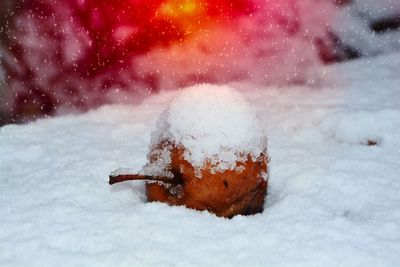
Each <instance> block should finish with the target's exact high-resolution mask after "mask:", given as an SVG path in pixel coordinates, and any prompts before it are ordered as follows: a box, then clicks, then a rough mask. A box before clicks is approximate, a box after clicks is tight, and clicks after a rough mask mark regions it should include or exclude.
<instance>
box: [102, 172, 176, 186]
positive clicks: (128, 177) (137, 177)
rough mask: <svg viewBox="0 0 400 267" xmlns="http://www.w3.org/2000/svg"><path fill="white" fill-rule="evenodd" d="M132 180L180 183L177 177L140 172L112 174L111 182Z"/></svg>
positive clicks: (111, 183)
mask: <svg viewBox="0 0 400 267" xmlns="http://www.w3.org/2000/svg"><path fill="white" fill-rule="evenodd" d="M132 180H145V181H155V182H163V183H167V184H178V183H179V181H178V180H177V179H175V178H170V177H166V176H150V175H140V174H122V175H110V181H109V184H110V185H113V184H116V183H120V182H124V181H132Z"/></svg>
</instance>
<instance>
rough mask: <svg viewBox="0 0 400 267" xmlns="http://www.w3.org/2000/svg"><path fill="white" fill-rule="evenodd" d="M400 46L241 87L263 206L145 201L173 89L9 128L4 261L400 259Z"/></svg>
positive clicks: (336, 262) (2, 208) (2, 201)
mask: <svg viewBox="0 0 400 267" xmlns="http://www.w3.org/2000/svg"><path fill="white" fill-rule="evenodd" d="M399 69H400V54H391V55H387V56H384V57H378V58H368V59H363V60H359V61H353V62H351V63H346V64H342V65H337V66H331V67H328V68H326V69H324V70H323V71H322V72H321V75H320V76H321V79H322V82H321V85H319V86H316V88H306V87H292V88H261V87H256V86H254V85H246V84H236V86H237V87H238V88H239V90H240V91H242V92H244V93H245V95H246V97H247V98H248V99H249V100H250V101H251V102H252V103H253V105H254V106H255V107H256V108H257V110H258V113H259V115H260V118H261V119H262V122H263V123H264V125H260V127H266V129H267V132H268V137H269V145H268V149H269V154H270V156H271V159H272V161H271V165H270V166H271V174H270V180H269V188H268V196H267V202H266V206H265V210H264V212H263V213H262V214H258V215H255V216H249V217H243V216H237V217H234V218H233V219H231V220H228V219H223V218H219V217H216V216H214V215H211V214H209V213H207V212H198V211H193V210H188V209H185V208H183V207H170V206H167V205H165V204H159V203H146V201H145V199H146V196H145V192H144V184H143V183H142V182H126V183H123V184H118V185H114V186H113V187H110V186H109V185H108V175H109V173H110V172H111V171H113V170H114V169H116V168H118V167H131V168H133V169H136V170H138V171H139V170H140V169H141V167H142V166H143V165H144V164H145V163H146V154H147V151H148V145H149V142H150V133H151V131H152V130H153V129H155V123H156V120H157V117H158V115H159V114H160V112H161V111H162V110H163V109H164V108H165V105H166V103H168V101H169V100H170V99H171V98H172V97H174V95H175V94H176V92H166V93H161V94H159V95H154V96H152V97H149V98H148V99H147V100H146V101H144V102H143V103H141V104H140V105H137V106H122V105H113V106H105V107H102V108H100V109H98V110H94V111H91V112H89V113H87V114H84V115H69V116H64V117H58V118H52V119H45V120H40V121H37V122H34V123H30V124H27V125H9V126H4V127H2V128H0V183H1V186H0V212H1V213H0V214H1V215H0V266H275V267H276V266H306V267H311V266H346V267H347V266H363V267H366V266H374V267H377V266H398V265H399V264H400V253H399V252H400V193H399V192H400V131H399V129H400V105H399V102H400V76H399Z"/></svg>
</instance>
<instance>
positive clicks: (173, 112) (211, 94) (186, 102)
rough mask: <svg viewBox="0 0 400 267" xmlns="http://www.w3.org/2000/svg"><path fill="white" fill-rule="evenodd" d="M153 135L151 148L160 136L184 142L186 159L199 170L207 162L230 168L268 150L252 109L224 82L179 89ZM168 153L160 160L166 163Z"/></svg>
mask: <svg viewBox="0 0 400 267" xmlns="http://www.w3.org/2000/svg"><path fill="white" fill-rule="evenodd" d="M152 139H153V140H152V145H151V146H152V147H153V148H155V149H157V147H158V146H159V144H161V143H162V142H164V141H168V142H169V143H170V144H175V145H176V146H178V147H183V148H184V149H185V154H184V158H185V160H187V161H188V162H190V163H191V164H192V166H194V167H195V168H196V169H197V170H199V171H198V173H201V172H200V170H201V169H202V168H203V167H204V166H205V165H206V163H207V162H210V163H211V165H212V171H213V172H222V171H225V170H228V169H229V170H233V169H234V168H235V167H236V165H237V162H245V161H246V160H247V157H248V156H251V157H252V158H253V159H254V160H256V159H257V158H258V157H259V156H260V154H262V153H263V152H265V151H266V149H267V137H266V134H265V132H264V131H263V128H262V127H260V122H259V121H258V119H257V115H256V112H255V110H254V109H252V107H251V105H250V103H248V102H247V101H246V99H245V98H244V96H242V95H241V94H240V93H239V92H238V91H236V90H235V89H234V88H231V87H229V86H227V85H222V86H218V85H210V84H200V85H195V86H192V87H189V88H185V89H183V90H181V92H180V93H179V94H178V95H177V96H176V97H175V98H174V99H173V100H172V101H171V103H170V104H169V105H168V107H167V109H166V110H165V111H164V112H163V113H162V114H161V116H160V118H159V121H158V126H157V129H156V130H155V131H154V132H153V138H152ZM158 150H165V148H164V147H161V148H158ZM166 152H167V153H163V154H164V156H162V157H161V159H163V158H165V160H163V161H164V162H165V164H169V162H170V159H171V155H170V154H169V153H168V151H166ZM160 155H162V151H161V152H160ZM165 164H164V166H165ZM156 165H157V166H160V164H159V163H158V162H156ZM161 165H162V164H161ZM151 167H152V166H150V168H151ZM164 169H165V168H164ZM199 178H201V177H199Z"/></svg>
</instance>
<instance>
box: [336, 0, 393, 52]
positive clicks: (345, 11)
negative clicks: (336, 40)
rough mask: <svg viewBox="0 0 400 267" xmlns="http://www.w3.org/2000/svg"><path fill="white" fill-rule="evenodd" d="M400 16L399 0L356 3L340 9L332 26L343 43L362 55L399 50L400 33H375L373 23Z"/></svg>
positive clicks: (362, 0)
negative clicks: (372, 27)
mask: <svg viewBox="0 0 400 267" xmlns="http://www.w3.org/2000/svg"><path fill="white" fill-rule="evenodd" d="M399 14H400V1H398V0H381V1H374V0H355V1H352V4H351V5H350V6H346V7H345V8H341V9H339V10H338V12H337V15H336V18H335V20H333V21H332V27H333V30H334V32H335V33H336V34H338V36H339V37H340V40H341V41H343V43H344V44H346V45H349V46H351V47H353V48H354V49H356V51H357V52H358V53H360V54H361V55H366V56H370V55H377V54H382V53H385V52H391V51H399V49H400V31H398V30H391V31H390V30H388V31H385V32H380V33H376V32H374V31H373V30H372V29H371V25H372V24H373V22H375V21H378V20H381V19H385V18H397V17H399Z"/></svg>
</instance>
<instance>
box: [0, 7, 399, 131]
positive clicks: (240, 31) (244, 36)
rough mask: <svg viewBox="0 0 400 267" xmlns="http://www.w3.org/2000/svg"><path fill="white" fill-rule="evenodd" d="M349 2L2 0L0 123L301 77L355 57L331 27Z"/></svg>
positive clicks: (295, 80) (355, 52) (305, 80)
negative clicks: (206, 87) (208, 86)
mask: <svg viewBox="0 0 400 267" xmlns="http://www.w3.org/2000/svg"><path fill="white" fill-rule="evenodd" d="M350 2H351V1H343V0H341V1H339V0H304V1H299V0H266V1H261V0H235V1H228V0H214V1H212V0H114V1H112V2H110V1H106V0H96V1H95V0H60V1H51V0H31V1H22V0H19V1H10V0H8V1H2V2H1V4H0V7H1V10H2V11H1V12H2V13H1V18H0V19H1V20H0V23H1V30H0V38H1V50H0V57H1V58H0V59H1V66H2V69H3V71H4V74H3V76H4V77H3V80H4V83H3V86H2V88H3V89H2V92H1V95H0V124H5V123H10V122H25V121H30V120H32V119H35V118H38V117H42V116H46V115H55V114H62V113H65V112H75V111H78V112H80V111H85V110H88V109H90V108H95V107H98V106H99V105H102V104H105V103H121V102H122V103H135V102H138V101H140V100H141V99H143V97H145V96H146V95H147V94H149V93H156V92H158V91H159V90H162V89H174V88H178V87H183V86H186V85H190V84H193V83H199V82H211V83H226V82H231V81H238V80H246V81H250V82H255V83H259V84H289V85H290V84H298V83H308V82H310V81H313V78H312V77H311V78H310V77H309V76H308V70H309V69H310V68H312V67H315V66H318V64H321V63H324V64H326V63H332V62H338V61H341V60H345V59H349V58H354V57H358V56H360V55H361V53H360V52H359V51H358V50H357V49H356V48H354V47H351V46H350V45H347V44H345V43H344V42H343V41H342V40H341V39H340V38H339V37H338V36H337V35H336V34H335V33H334V31H333V30H332V29H331V27H330V25H331V21H332V18H333V16H334V14H335V12H336V11H337V8H338V6H346V5H347V6H348V5H350V4H351V3H350ZM394 22H396V21H394ZM385 25H386V24H384V27H383V29H386V28H387V27H386V28H385ZM395 25H396V24H395ZM378 26H379V25H378ZM386 26H387V25H386Z"/></svg>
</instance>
